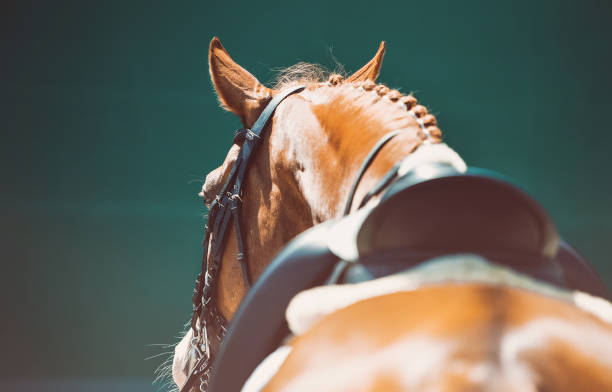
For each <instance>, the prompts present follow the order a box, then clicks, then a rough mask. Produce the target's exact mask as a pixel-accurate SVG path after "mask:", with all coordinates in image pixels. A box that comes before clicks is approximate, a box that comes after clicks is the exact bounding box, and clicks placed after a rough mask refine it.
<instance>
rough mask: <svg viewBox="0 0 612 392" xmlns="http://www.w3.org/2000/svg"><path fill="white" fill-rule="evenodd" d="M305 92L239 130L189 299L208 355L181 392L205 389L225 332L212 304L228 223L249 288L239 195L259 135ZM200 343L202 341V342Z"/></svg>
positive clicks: (273, 102)
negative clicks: (235, 154) (279, 110)
mask: <svg viewBox="0 0 612 392" xmlns="http://www.w3.org/2000/svg"><path fill="white" fill-rule="evenodd" d="M304 88H305V87H304V86H296V87H294V88H292V89H288V90H286V91H284V92H282V93H280V94H278V95H276V96H275V97H274V98H272V100H271V101H270V102H269V103H268V105H266V107H265V108H264V110H263V112H262V113H261V114H260V115H259V117H258V118H257V120H256V121H255V123H254V124H253V126H252V128H251V129H239V130H238V131H236V134H235V136H234V142H237V141H242V139H244V140H243V143H242V147H241V149H240V153H239V155H238V158H237V159H236V162H235V163H234V166H233V167H232V170H231V171H230V174H229V176H228V178H227V180H226V181H225V184H224V185H223V188H222V189H221V192H219V194H218V195H217V197H216V198H215V200H214V201H213V202H212V203H211V205H210V208H209V216H208V222H207V225H206V232H205V234H204V240H203V246H204V254H203V256H202V270H201V273H200V274H199V275H198V278H197V279H196V285H195V289H194V294H193V297H192V301H193V316H192V318H191V327H192V329H193V331H194V337H195V338H196V340H198V342H197V344H204V345H205V347H206V352H207V353H208V354H205V355H202V356H201V357H200V358H198V366H197V367H196V368H194V370H193V371H192V373H191V374H190V375H189V377H188V379H187V383H186V384H185V386H184V387H183V388H182V389H181V392H184V391H189V390H190V389H191V388H192V387H193V386H194V385H195V383H196V381H198V380H199V381H200V390H205V389H206V387H207V383H208V376H209V374H210V372H211V364H212V363H213V361H214V354H215V352H216V351H217V349H218V347H219V345H220V343H221V340H222V339H223V336H224V335H225V332H226V330H227V320H225V319H224V318H223V316H222V315H221V313H220V312H219V310H218V309H217V306H216V304H215V295H214V294H215V290H214V288H215V286H216V284H217V274H218V272H219V270H220V268H221V265H220V264H221V259H222V256H223V248H224V245H225V242H226V241H227V232H228V229H229V225H230V221H231V220H232V221H233V223H234V227H235V231H236V236H237V242H238V255H237V259H238V261H239V262H240V265H241V267H242V273H243V276H244V280H245V282H246V283H247V286H249V287H250V286H251V277H250V275H249V272H248V262H247V257H246V246H245V242H244V238H243V232H242V227H241V225H240V220H241V219H240V210H241V208H242V199H241V193H242V184H243V180H244V176H245V174H246V170H247V167H248V164H249V161H250V159H251V157H252V156H253V154H254V153H255V152H256V150H257V147H258V146H259V142H260V141H261V139H262V133H263V131H264V129H265V127H266V124H267V123H268V121H269V120H270V118H271V117H272V115H273V113H274V110H275V109H276V107H277V106H278V105H279V104H280V103H281V102H282V101H283V100H284V99H285V98H287V97H288V96H289V95H291V94H295V93H297V92H300V91H302V90H304ZM209 243H210V254H209ZM198 327H199V328H198ZM198 331H199V332H198ZM202 334H203V336H202ZM198 335H199V336H198ZM202 339H204V340H205V341H202Z"/></svg>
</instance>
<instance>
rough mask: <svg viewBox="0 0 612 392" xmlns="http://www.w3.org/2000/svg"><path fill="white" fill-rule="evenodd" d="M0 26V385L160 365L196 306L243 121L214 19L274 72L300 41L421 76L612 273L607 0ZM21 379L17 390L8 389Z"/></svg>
mask: <svg viewBox="0 0 612 392" xmlns="http://www.w3.org/2000/svg"><path fill="white" fill-rule="evenodd" d="M1 14H2V18H3V21H2V24H1V27H0V29H1V31H2V35H1V41H0V45H1V47H0V50H1V61H0V67H1V68H0V69H1V75H2V79H1V80H2V87H1V95H0V98H1V105H0V114H1V118H2V142H1V143H0V145H1V147H0V149H1V150H0V152H1V157H2V158H1V159H2V165H1V166H0V174H1V178H2V192H1V194H0V197H1V200H0V201H1V202H0V209H1V216H2V219H1V221H2V226H1V229H2V235H1V236H0V241H1V246H2V263H1V267H0V268H1V270H0V279H1V280H0V287H1V288H0V290H1V291H0V298H1V301H2V309H3V315H2V322H1V323H0V331H1V334H0V339H1V341H0V345H1V347H2V352H3V355H2V359H0V361H1V366H0V389H3V390H16V391H19V390H24V391H26V390H46V391H51V390H58V391H59V390H61V391H71V390H89V391H97V390H100V391H102V390H104V391H106V390H126V391H127V390H130V391H141V390H142V391H157V390H165V388H164V386H163V384H162V383H156V384H153V385H151V382H152V381H153V370H154V369H155V368H156V367H157V366H158V365H159V364H160V363H161V362H162V361H163V360H164V359H165V357H166V356H164V355H161V356H159V357H155V358H152V359H150V360H145V358H148V357H151V356H154V355H156V354H162V353H164V352H168V351H170V349H164V348H163V346H151V344H169V343H174V342H176V335H177V334H178V332H179V331H181V330H182V329H183V324H184V323H185V322H186V321H187V320H188V318H189V316H190V310H191V302H190V299H191V292H192V287H193V281H194V279H195V276H196V273H197V271H198V269H199V264H200V257H201V247H200V244H201V237H202V233H203V225H204V220H203V214H204V213H205V208H204V206H203V205H202V201H201V199H199V198H198V197H197V195H196V194H197V192H198V190H199V188H200V187H201V180H202V179H203V178H204V176H205V175H206V173H207V172H208V171H210V170H212V169H213V168H215V167H217V166H218V165H219V164H220V163H221V162H222V160H223V158H224V157H225V154H226V152H227V150H228V148H229V146H230V144H231V140H232V136H233V130H235V129H236V128H238V127H239V125H240V124H239V121H238V120H237V118H235V117H234V116H233V115H231V114H229V113H226V112H224V111H223V110H221V109H220V108H219V107H218V104H217V101H216V96H215V94H214V92H213V90H212V85H211V83H210V81H209V76H208V68H207V60H206V58H207V50H208V43H209V41H210V39H211V38H212V37H213V36H214V35H217V36H219V37H220V38H221V41H222V42H223V44H224V46H225V47H226V48H227V49H228V51H229V52H230V54H231V55H232V56H233V58H234V59H235V60H236V61H237V62H239V63H240V64H241V65H242V66H244V67H245V68H246V69H248V70H249V71H250V72H252V73H253V74H254V75H255V76H257V77H258V78H259V80H261V81H262V82H266V81H270V80H272V79H273V77H274V75H275V69H277V68H279V67H286V66H289V65H291V64H294V63H296V62H298V61H308V62H315V63H320V64H323V65H325V66H327V67H329V68H334V66H335V65H334V61H333V57H336V58H337V59H338V61H339V62H340V63H342V64H344V65H345V67H346V69H347V71H354V70H356V69H358V68H359V67H361V66H362V65H363V64H364V63H365V62H366V61H368V60H369V59H370V58H371V57H372V55H373V54H374V52H375V50H376V48H377V47H378V44H379V42H380V41H381V40H386V41H387V44H388V46H387V55H386V57H385V61H384V65H383V68H382V72H381V76H380V78H379V80H380V81H381V82H384V83H386V84H387V85H389V86H391V87H394V88H401V89H402V91H404V92H410V91H414V92H415V95H416V96H417V97H418V98H419V100H420V101H421V102H423V103H424V104H425V105H426V106H428V107H429V108H430V110H431V112H433V113H435V114H436V115H437V117H438V122H439V124H440V128H441V129H442V131H443V132H444V137H445V140H446V142H447V143H448V144H450V145H451V146H452V147H454V148H455V149H456V150H457V151H458V152H459V153H460V154H461V155H462V156H463V157H464V159H465V160H466V161H467V162H468V163H469V164H472V165H476V166H481V167H486V168H490V169H493V170H497V171H500V172H502V173H505V174H506V175H508V176H510V177H511V178H514V179H515V180H516V181H517V182H518V183H519V184H521V185H522V186H523V187H524V188H525V189H527V190H528V191H529V192H530V193H531V194H532V195H533V196H535V198H536V199H537V200H539V201H540V202H541V203H542V204H543V205H544V206H545V208H546V209H548V211H549V212H550V214H551V215H552V217H553V218H554V220H555V222H556V223H557V225H558V227H559V229H560V231H561V233H562V235H563V236H564V237H565V238H566V239H567V240H568V241H569V242H570V243H572V244H573V245H574V246H575V247H577V248H578V249H579V250H580V251H581V252H582V253H583V254H584V255H586V257H587V258H588V259H589V260H590V261H591V262H592V263H593V264H594V265H595V268H596V269H597V270H598V271H599V273H600V274H601V275H602V276H603V278H604V280H605V281H606V282H607V284H608V286H610V285H612V262H611V260H610V249H611V243H612V223H611V222H612V209H611V208H610V201H611V200H612V181H611V175H610V169H612V154H611V153H610V148H611V145H612V132H611V131H612V129H611V126H610V114H611V113H612V95H611V91H612V75H611V73H610V70H612V56H611V51H610V43H611V42H612V41H611V39H612V24H611V23H610V21H611V20H612V3H611V2H609V1H607V0H600V1H595V0H585V1H581V2H577V1H560V0H555V1H537V2H534V1H513V2H504V4H501V3H500V2H490V1H480V2H471V1H462V2H457V1H450V0H448V1H402V2H397V3H394V2H380V3H379V2H361V1H338V2H327V1H309V2H299V3H297V2H293V1H286V2H282V1H257V2H222V1H199V2H191V1H184V2H168V1H146V2H144V1H129V2H126V1H103V2H93V1H89V2H88V1H54V2H48V1H18V2H3V4H2V13H1ZM8 386H10V388H9V387H8Z"/></svg>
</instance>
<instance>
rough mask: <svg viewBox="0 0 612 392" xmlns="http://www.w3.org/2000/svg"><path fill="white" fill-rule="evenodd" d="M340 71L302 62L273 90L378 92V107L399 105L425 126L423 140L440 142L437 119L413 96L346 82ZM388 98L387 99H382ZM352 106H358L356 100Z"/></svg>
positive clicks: (281, 75)
mask: <svg viewBox="0 0 612 392" xmlns="http://www.w3.org/2000/svg"><path fill="white" fill-rule="evenodd" d="M338 68H339V70H336V71H333V72H332V71H329V70H327V69H326V68H325V67H323V66H321V65H319V64H312V63H306V62H299V63H297V64H294V65H292V66H289V67H287V68H282V69H280V70H279V72H278V74H277V76H276V78H275V84H274V89H275V90H282V89H284V88H287V87H289V86H293V85H296V84H303V85H305V86H307V87H308V88H310V89H313V88H316V87H322V86H338V87H353V88H352V89H349V90H353V91H354V92H355V93H356V92H358V91H360V90H361V91H360V93H363V92H371V91H373V92H375V93H376V94H377V95H378V97H377V98H378V99H377V101H378V102H376V103H381V102H384V101H387V102H388V103H389V104H394V105H399V106H400V107H402V108H404V109H405V110H406V113H407V115H408V117H409V118H411V119H415V120H416V119H418V120H416V121H417V122H422V123H423V127H424V129H425V133H426V134H424V135H422V137H423V138H424V139H426V138H428V137H432V138H434V139H436V140H439V139H440V138H441V136H442V132H441V131H440V129H439V128H438V127H437V120H436V117H435V116H434V115H433V114H431V113H429V112H428V110H427V108H426V107H425V106H423V105H420V104H419V103H418V100H417V99H416V98H415V97H414V95H413V94H412V93H410V94H407V95H404V94H402V93H400V92H399V91H398V90H394V89H390V88H389V87H387V86H386V85H384V84H382V83H375V82H373V81H370V80H366V81H365V82H361V81H357V82H355V81H350V80H348V79H346V77H347V74H346V72H344V69H343V68H342V67H341V66H339V67H338ZM380 98H385V99H380ZM353 102H357V100H354V101H353Z"/></svg>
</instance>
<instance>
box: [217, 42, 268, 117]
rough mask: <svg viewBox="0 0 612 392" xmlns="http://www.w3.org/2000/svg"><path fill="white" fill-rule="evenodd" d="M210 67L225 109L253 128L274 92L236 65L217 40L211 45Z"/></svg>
mask: <svg viewBox="0 0 612 392" xmlns="http://www.w3.org/2000/svg"><path fill="white" fill-rule="evenodd" d="M208 65H209V68H210V77H211V79H212V82H213V85H214V86H215V90H217V95H218V97H219V101H220V102H221V104H222V105H223V107H225V108H226V109H227V110H230V111H232V112H234V113H235V114H236V115H237V116H238V117H240V120H241V121H242V124H243V125H244V126H245V127H250V126H251V125H253V122H255V120H256V119H257V116H259V113H261V111H262V110H263V108H264V106H265V104H266V103H267V102H268V101H269V99H270V98H271V97H272V91H271V90H270V89H269V88H267V87H266V86H264V85H263V84H261V83H260V82H259V81H258V80H257V79H256V78H255V77H254V76H253V75H251V74H250V73H249V72H248V71H247V70H246V69H244V68H242V67H241V66H240V65H238V64H237V63H236V62H234V60H232V58H231V57H230V56H229V54H228V53H227V51H226V50H225V49H224V48H223V46H222V45H221V41H219V38H217V37H214V38H213V39H212V41H210V49H209V51H208Z"/></svg>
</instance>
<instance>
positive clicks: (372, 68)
mask: <svg viewBox="0 0 612 392" xmlns="http://www.w3.org/2000/svg"><path fill="white" fill-rule="evenodd" d="M383 57H385V41H382V42H381V43H380V46H379V47H378V50H377V51H376V54H375V55H374V57H373V58H372V60H370V61H369V62H368V63H367V64H366V65H364V66H363V67H361V69H360V70H359V71H357V72H355V73H354V74H352V75H351V76H349V77H348V78H347V79H346V80H347V81H348V82H365V81H366V80H370V81H372V82H375V81H376V78H377V77H378V74H379V73H380V67H382V61H383Z"/></svg>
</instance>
